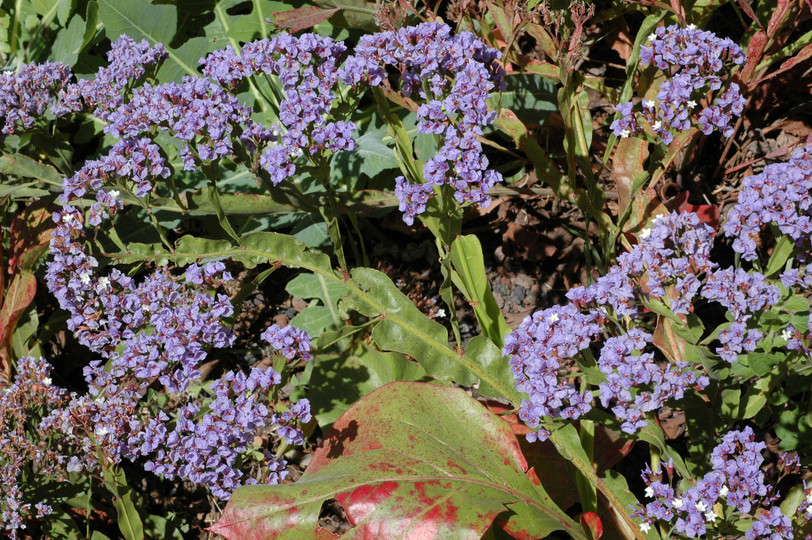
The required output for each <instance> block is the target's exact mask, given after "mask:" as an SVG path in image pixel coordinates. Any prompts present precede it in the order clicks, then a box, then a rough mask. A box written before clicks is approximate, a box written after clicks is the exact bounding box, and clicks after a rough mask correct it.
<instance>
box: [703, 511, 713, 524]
mask: <svg viewBox="0 0 812 540" xmlns="http://www.w3.org/2000/svg"><path fill="white" fill-rule="evenodd" d="M705 520H706V521H710V522H711V523H714V522H715V521H716V513H715V512H714V511H713V510H711V511H710V512H706V513H705Z"/></svg>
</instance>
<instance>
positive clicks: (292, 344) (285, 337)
mask: <svg viewBox="0 0 812 540" xmlns="http://www.w3.org/2000/svg"><path fill="white" fill-rule="evenodd" d="M260 337H261V338H262V339H264V340H265V341H267V342H268V343H270V345H271V347H273V348H274V349H275V350H277V351H279V352H280V353H282V356H284V357H285V358H287V359H288V360H293V359H294V358H299V359H301V360H302V361H304V362H309V361H310V360H312V359H313V355H312V354H310V349H311V346H312V344H311V341H310V335H309V334H308V333H307V332H305V331H304V330H301V329H299V328H294V327H293V326H285V327H281V326H279V325H278V324H273V325H271V326H269V327H268V328H266V329H265V331H264V332H262V334H261V335H260Z"/></svg>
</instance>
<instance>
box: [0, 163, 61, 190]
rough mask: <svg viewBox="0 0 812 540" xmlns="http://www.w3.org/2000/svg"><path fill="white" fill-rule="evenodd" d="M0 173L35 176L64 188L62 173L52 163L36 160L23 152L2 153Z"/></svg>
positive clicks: (26, 176) (46, 182)
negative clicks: (47, 163)
mask: <svg viewBox="0 0 812 540" xmlns="http://www.w3.org/2000/svg"><path fill="white" fill-rule="evenodd" d="M0 173H2V174H7V175H9V176H19V177H22V178H34V179H37V180H41V181H42V182H44V183H45V184H49V185H52V186H57V187H59V188H60V190H61V189H62V175H61V174H60V173H59V171H57V170H56V169H54V168H53V167H52V166H50V165H46V164H44V163H40V162H39V161H34V160H33V159H31V158H30V157H28V156H25V155H23V154H0Z"/></svg>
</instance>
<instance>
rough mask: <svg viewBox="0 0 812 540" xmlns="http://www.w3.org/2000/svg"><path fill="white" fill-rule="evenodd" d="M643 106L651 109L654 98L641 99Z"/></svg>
mask: <svg viewBox="0 0 812 540" xmlns="http://www.w3.org/2000/svg"><path fill="white" fill-rule="evenodd" d="M643 107H645V108H646V109H653V108H654V100H653V99H644V100H643Z"/></svg>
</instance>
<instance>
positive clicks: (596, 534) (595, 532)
mask: <svg viewBox="0 0 812 540" xmlns="http://www.w3.org/2000/svg"><path fill="white" fill-rule="evenodd" d="M581 526H582V527H583V528H584V530H585V531H586V532H588V533H589V534H591V535H592V539H593V540H598V539H599V538H600V537H601V536H603V522H602V521H601V518H600V517H599V516H598V514H596V513H595V512H584V513H583V514H581Z"/></svg>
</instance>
